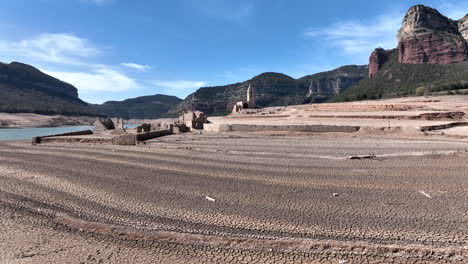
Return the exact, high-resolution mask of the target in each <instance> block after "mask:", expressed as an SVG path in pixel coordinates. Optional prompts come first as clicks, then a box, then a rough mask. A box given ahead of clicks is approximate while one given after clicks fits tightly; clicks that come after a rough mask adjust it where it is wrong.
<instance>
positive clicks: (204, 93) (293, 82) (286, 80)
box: [176, 65, 367, 114]
mask: <svg viewBox="0 0 468 264" xmlns="http://www.w3.org/2000/svg"><path fill="white" fill-rule="evenodd" d="M366 76H367V66H355V65H351V66H343V67H340V68H338V69H335V70H332V71H328V72H323V73H318V74H314V75H309V76H305V77H302V78H300V79H294V78H292V77H290V76H287V75H285V74H282V73H274V72H267V73H262V74H260V75H258V76H255V77H254V78H252V79H250V80H248V81H245V82H241V83H236V84H230V85H225V86H216V87H203V88H200V89H198V90H197V91H196V92H195V93H193V94H191V95H189V96H187V98H185V100H184V101H183V102H182V103H181V104H179V106H178V107H177V109H176V111H178V112H181V111H183V110H194V109H196V110H200V111H203V112H205V113H207V114H223V113H228V112H230V111H231V110H232V107H233V105H234V104H235V103H236V102H238V101H241V100H245V99H246V98H245V97H246V93H247V88H248V87H249V85H252V86H253V87H255V96H256V105H257V106H258V107H267V106H279V105H292V104H302V103H308V102H323V101H326V100H328V99H329V98H331V97H333V96H334V95H336V94H339V93H341V92H343V91H345V90H346V89H348V88H349V87H351V86H352V85H353V84H355V83H357V82H358V81H360V80H362V79H364V78H365V77H366Z"/></svg>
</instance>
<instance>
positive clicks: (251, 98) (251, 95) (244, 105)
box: [232, 84, 255, 113]
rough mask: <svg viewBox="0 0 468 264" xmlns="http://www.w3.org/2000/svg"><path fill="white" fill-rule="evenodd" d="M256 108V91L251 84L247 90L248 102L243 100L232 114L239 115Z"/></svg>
mask: <svg viewBox="0 0 468 264" xmlns="http://www.w3.org/2000/svg"><path fill="white" fill-rule="evenodd" d="M250 108H255V89H254V87H252V85H251V84H249V88H247V100H245V101H244V100H242V101H239V102H237V103H236V104H235V105H234V107H233V108H232V113H239V112H241V111H242V110H243V109H250Z"/></svg>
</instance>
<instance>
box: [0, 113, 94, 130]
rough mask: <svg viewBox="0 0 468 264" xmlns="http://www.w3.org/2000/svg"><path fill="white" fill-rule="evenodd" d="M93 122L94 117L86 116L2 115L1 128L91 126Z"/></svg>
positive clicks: (0, 114)
mask: <svg viewBox="0 0 468 264" xmlns="http://www.w3.org/2000/svg"><path fill="white" fill-rule="evenodd" d="M93 122H94V118H93V117H86V116H62V115H53V116H47V115H38V114H29V113H18V114H9V113H0V128H29V127H60V126H79V125H83V126H89V125H92V124H93Z"/></svg>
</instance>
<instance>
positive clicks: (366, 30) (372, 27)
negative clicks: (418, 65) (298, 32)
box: [305, 13, 404, 56]
mask: <svg viewBox="0 0 468 264" xmlns="http://www.w3.org/2000/svg"><path fill="white" fill-rule="evenodd" d="M403 16H404V14H402V13H395V14H387V15H383V16H378V17H375V18H373V19H371V20H369V21H357V20H349V21H341V22H337V23H334V24H332V25H330V26H328V27H325V28H323V29H319V30H316V29H313V30H308V31H306V32H305V35H306V36H307V37H311V38H315V39H320V40H322V41H324V42H325V45H331V46H335V47H339V48H341V49H342V50H343V51H344V52H345V53H347V54H354V55H356V54H366V56H369V54H370V53H371V52H372V50H374V49H375V48H377V47H382V48H385V49H389V48H394V47H396V46H397V32H398V29H399V28H400V27H401V22H402V19H403Z"/></svg>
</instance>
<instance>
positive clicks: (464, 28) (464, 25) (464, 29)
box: [458, 14, 468, 41]
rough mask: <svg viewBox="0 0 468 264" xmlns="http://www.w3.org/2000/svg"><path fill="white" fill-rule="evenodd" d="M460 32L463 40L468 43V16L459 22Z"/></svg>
mask: <svg viewBox="0 0 468 264" xmlns="http://www.w3.org/2000/svg"><path fill="white" fill-rule="evenodd" d="M458 31H460V33H461V35H462V36H463V38H464V39H465V40H466V41H468V14H467V15H466V16H465V17H463V18H462V19H460V20H458Z"/></svg>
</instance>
